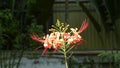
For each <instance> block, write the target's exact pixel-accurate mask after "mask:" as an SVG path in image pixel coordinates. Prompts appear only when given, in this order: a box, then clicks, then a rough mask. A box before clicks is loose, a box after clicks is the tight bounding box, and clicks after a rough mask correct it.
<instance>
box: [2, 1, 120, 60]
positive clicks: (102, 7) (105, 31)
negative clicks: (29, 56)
mask: <svg viewBox="0 0 120 68" xmlns="http://www.w3.org/2000/svg"><path fill="white" fill-rule="evenodd" d="M119 6H120V0H0V50H1V54H3V55H4V54H5V53H6V52H5V53H4V50H5V51H9V50H10V51H13V50H14V51H16V53H17V52H20V54H21V55H22V54H23V53H24V52H25V51H27V52H29V51H33V50H34V49H35V48H36V47H38V46H39V45H41V46H42V44H40V43H38V42H36V41H33V40H32V39H31V38H30V34H32V33H37V34H38V35H39V36H40V37H41V36H43V35H45V34H47V33H49V31H48V30H49V28H51V25H53V24H55V23H56V20H57V19H59V20H60V21H61V22H63V23H67V24H69V25H70V27H77V28H80V26H81V24H82V21H83V20H84V19H88V21H89V27H88V28H87V29H86V30H85V31H84V32H83V33H82V34H81V35H82V37H83V38H84V40H85V42H84V43H83V44H82V45H81V46H80V47H78V48H75V49H74V51H77V52H79V53H82V54H83V53H86V54H87V55H88V54H94V53H95V54H99V53H101V51H102V52H106V51H111V53H113V52H115V53H117V54H118V52H119V49H120V31H119V29H120V8H119ZM40 50H43V49H42V48H41V49H40ZM81 51H82V52H81ZM88 51H89V52H88ZM16 53H15V54H16ZM6 55H7V54H6ZM102 55H103V54H102ZM107 55H108V56H109V55H110V54H107ZM104 56H106V53H105V54H104ZM112 56H114V55H113V54H112ZM21 57H22V56H21ZM118 57H119V56H118ZM112 58H114V57H112ZM113 60H114V59H113Z"/></svg>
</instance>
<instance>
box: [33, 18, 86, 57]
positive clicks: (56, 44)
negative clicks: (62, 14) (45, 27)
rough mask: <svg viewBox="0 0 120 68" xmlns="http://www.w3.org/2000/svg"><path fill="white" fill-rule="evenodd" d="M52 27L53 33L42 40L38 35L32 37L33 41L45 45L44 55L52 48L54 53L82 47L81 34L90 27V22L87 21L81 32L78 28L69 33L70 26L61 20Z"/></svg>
mask: <svg viewBox="0 0 120 68" xmlns="http://www.w3.org/2000/svg"><path fill="white" fill-rule="evenodd" d="M52 27H53V28H51V29H50V31H51V33H50V34H47V35H46V36H44V37H42V38H40V37H39V36H38V35H37V34H32V35H31V38H32V39H33V40H36V41H38V42H40V43H43V46H44V48H45V49H44V50H43V52H42V55H43V54H44V53H46V51H47V50H48V49H51V48H52V49H54V51H56V50H64V49H65V48H66V49H69V48H71V47H72V46H75V45H80V43H81V42H82V40H83V39H82V37H81V35H80V33H81V32H83V31H84V30H85V29H86V28H87V27H88V22H87V20H86V19H85V20H84V21H83V24H82V26H81V28H80V29H79V30H78V29H77V28H70V30H69V32H68V27H69V25H65V24H64V23H61V22H60V21H59V20H57V23H56V25H55V26H52ZM38 48H39V47H38ZM38 48H37V49H38Z"/></svg>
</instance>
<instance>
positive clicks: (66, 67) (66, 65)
mask: <svg viewBox="0 0 120 68" xmlns="http://www.w3.org/2000/svg"><path fill="white" fill-rule="evenodd" d="M64 59H65V68H68V63H67V53H66V50H64Z"/></svg>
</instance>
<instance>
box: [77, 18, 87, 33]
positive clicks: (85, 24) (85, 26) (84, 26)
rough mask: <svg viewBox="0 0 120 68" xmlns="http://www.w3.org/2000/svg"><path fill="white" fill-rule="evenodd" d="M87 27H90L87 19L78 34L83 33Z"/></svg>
mask: <svg viewBox="0 0 120 68" xmlns="http://www.w3.org/2000/svg"><path fill="white" fill-rule="evenodd" d="M87 27H88V21H87V19H85V20H84V21H83V24H82V26H81V28H80V30H79V31H78V33H81V32H83V31H84V30H85V29H86V28H87Z"/></svg>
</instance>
